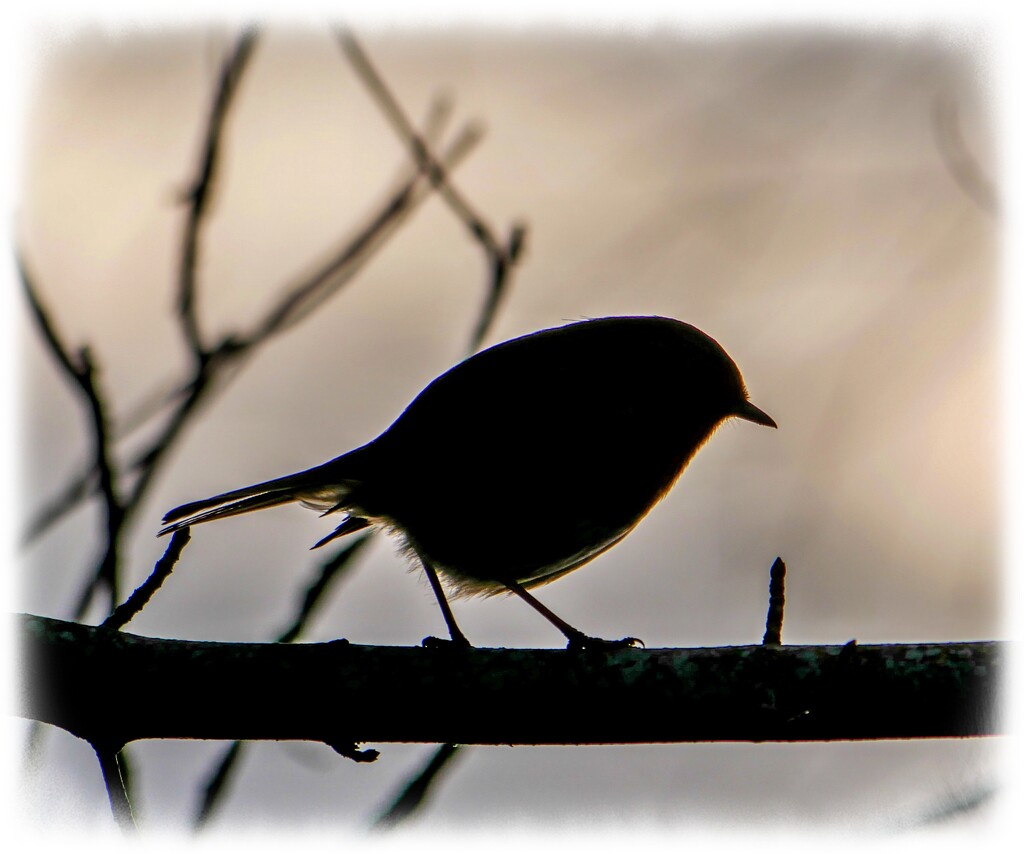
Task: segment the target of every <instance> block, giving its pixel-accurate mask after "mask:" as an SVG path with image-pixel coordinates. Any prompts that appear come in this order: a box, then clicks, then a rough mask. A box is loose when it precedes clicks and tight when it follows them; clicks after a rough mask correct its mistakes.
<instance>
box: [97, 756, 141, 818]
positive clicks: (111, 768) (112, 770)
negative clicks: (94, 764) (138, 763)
mask: <svg viewBox="0 0 1024 854" xmlns="http://www.w3.org/2000/svg"><path fill="white" fill-rule="evenodd" d="M93 750H95V751H96V758H97V759H98V760H99V763H100V771H101V772H102V773H103V785H104V787H105V788H106V790H107V799H108V800H109V801H110V812H111V814H112V815H113V816H114V821H116V822H117V825H118V827H120V828H121V830H122V831H124V832H125V833H128V834H132V833H134V832H135V831H136V830H137V829H138V828H137V827H136V825H135V816H134V815H133V814H132V804H131V801H130V800H129V798H128V787H127V786H126V785H125V780H124V777H123V776H122V773H121V765H120V760H119V757H118V753H119V751H118V750H117V749H113V748H109V747H103V746H100V745H97V744H95V743H94V744H93Z"/></svg>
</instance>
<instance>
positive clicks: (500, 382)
mask: <svg viewBox="0 0 1024 854" xmlns="http://www.w3.org/2000/svg"><path fill="white" fill-rule="evenodd" d="M733 417H734V418H741V419H743V420H746V421H752V422H753V423H755V424H762V425H765V426H767V427H775V426H777V425H776V424H775V422H774V421H773V420H772V419H771V418H770V417H769V416H768V415H767V414H765V413H764V412H762V411H761V410H760V409H758V408H757V407H756V406H754V405H753V404H752V403H750V401H749V400H748V399H747V391H746V388H745V386H744V384H743V378H742V377H741V375H740V372H739V369H738V368H737V367H736V365H735V363H734V362H733V361H732V359H730V358H729V356H728V354H727V353H726V352H725V350H723V349H722V347H721V346H720V345H719V344H718V343H717V342H716V341H715V340H714V339H712V338H710V337H709V336H708V335H705V334H704V333H703V332H701V331H700V330H699V329H697V328H696V327H694V326H691V325H689V324H687V323H682V322H680V321H678V320H673V319H670V318H664V317H607V318H599V319H594V320H584V321H580V322H577V323H571V324H569V325H566V326H561V327H558V328H555V329H547V330H543V331H541V332H536V333H533V334H531V335H525V336H523V337H521V338H516V339H513V340H511V341H506V342H504V343H502V344H498V345H496V346H494V347H491V348H489V349H487V350H483V351H482V352H480V353H477V354H476V355H474V356H471V357H470V358H468V359H466V360H465V361H464V362H461V363H460V364H458V365H456V366H455V367H454V368H452V369H451V370H449V371H448V372H446V373H444V374H442V375H441V376H440V377H438V378H437V379H435V380H434V381H433V382H431V383H430V384H429V385H428V386H427V387H426V388H425V389H424V390H423V391H422V392H421V393H420V394H419V396H417V397H416V399H415V400H413V402H412V403H411V404H409V406H408V407H407V408H406V410H405V411H404V412H403V413H402V414H401V415H400V416H399V417H398V419H397V420H396V421H395V422H394V423H393V424H392V425H391V426H390V427H389V428H388V429H387V430H385V431H384V433H382V434H381V435H380V436H378V437H377V438H376V439H374V440H373V441H372V442H369V443H368V444H366V445H363V446H362V447H360V448H356V449H355V450H354V451H350V452H349V453H347V454H343V455H342V456H340V457H336V458H335V459H333V460H330V461H328V462H326V463H323V464H322V465H319V466H315V467H314V468H310V469H306V470H305V471H300V472H297V473H295V474H290V475H287V476H285V477H281V478H277V479H275V480H268V481H265V482H263V483H257V484H254V485H253V486H247V487H244V488H242V489H235V490H232V491H231V492H224V493H222V494H220V495H215V496H213V497H212V498H207V499H204V500H202V501H195V502H191V503H189V504H184V505H182V506H180V507H177V508H175V509H174V510H171V511H170V512H169V513H168V514H167V515H166V516H165V517H164V520H163V521H164V522H165V523H169V524H167V527H165V528H163V529H162V530H161V531H160V534H161V535H163V534H167V533H169V532H171V531H175V530H177V529H179V528H184V527H187V526H191V525H195V524H198V523H200V522H208V521H211V520H213V519H222V518H224V517H227V516H234V515H237V514H239V513H247V512H249V511H251V510H261V509H263V508H266V507H274V506H276V505H279V504H286V503H288V502H292V501H299V502H301V503H302V504H304V505H306V506H307V507H311V508H314V509H317V510H320V511H321V512H322V514H323V515H325V516H326V515H328V514H331V513H343V514H345V515H344V519H343V521H342V522H341V524H340V525H338V527H337V528H335V530H334V531H332V532H331V533H330V534H328V535H327V536H326V537H324V538H323V539H322V540H320V542H318V543H317V544H316V545H315V546H313V548H317V547H319V546H322V545H324V544H325V543H328V542H330V541H331V540H333V539H335V538H337V537H341V536H344V535H346V534H350V533H353V532H355V531H358V530H361V529H363V528H366V527H368V526H371V525H372V526H376V527H380V528H383V529H385V530H388V531H390V532H393V533H397V534H398V535H399V536H400V537H401V539H402V541H403V544H404V547H405V549H406V550H407V552H408V553H410V554H411V555H414V556H415V557H417V558H418V559H419V561H420V562H421V563H422V565H423V569H424V571H425V572H426V575H427V578H428V579H429V581H430V585H431V587H432V589H433V591H434V594H435V596H436V597H437V601H438V604H439V605H440V607H441V612H442V614H443V616H444V619H445V622H446V624H447V626H448V631H449V634H450V635H451V642H452V643H454V644H457V645H463V646H468V645H469V642H468V640H467V639H466V636H465V635H464V634H463V633H462V631H461V630H460V629H459V627H458V624H457V623H456V622H455V618H454V615H453V614H452V610H451V608H450V606H449V604H448V601H447V598H446V596H445V593H444V589H443V587H442V585H441V582H440V580H439V578H438V574H439V573H440V574H441V575H443V576H444V577H445V579H446V581H447V582H448V583H449V585H450V586H451V587H452V588H453V589H454V591H455V593H456V594H457V595H471V594H482V595H485V596H486V595H493V594H496V593H502V592H510V593H514V594H516V595H517V596H519V597H520V598H521V599H523V600H525V601H526V602H527V603H529V604H530V605H531V606H532V607H533V608H535V609H536V610H537V611H539V612H540V613H541V614H542V615H543V616H544V617H545V618H546V619H547V620H549V621H550V622H551V623H552V624H553V625H555V626H556V627H557V628H558V630H559V631H561V632H562V633H563V634H564V635H565V637H566V638H567V639H568V641H569V644H568V646H569V648H571V649H579V648H605V649H608V648H611V649H614V648H619V647H623V646H629V645H633V644H635V643H638V641H636V639H635V638H623V639H622V640H616V641H611V640H602V639H600V638H593V637H589V636H587V635H585V634H584V633H583V632H581V631H579V630H578V629H575V628H573V627H572V626H571V625H569V623H567V622H565V620H563V619H561V618H560V617H559V616H557V615H556V614H554V613H552V612H551V611H550V610H549V609H548V608H546V607H545V606H544V605H543V604H541V603H540V602H539V601H538V600H537V599H536V598H535V597H534V596H533V595H532V594H531V593H530V592H529V590H530V589H532V588H534V587H537V586H539V585H542V584H547V583H548V582H549V581H554V580H555V579H556V578H559V577H561V576H563V575H565V574H566V573H567V572H571V571H572V570H574V569H577V568H578V567H580V566H582V565H583V564H585V563H587V562H588V561H590V560H592V559H593V558H595V557H597V556H598V555H599V554H601V553H602V552H604V551H606V550H607V549H609V548H611V547H612V546H614V545H615V544H616V543H617V542H619V541H620V540H621V539H622V538H623V537H625V536H626V534H628V533H629V532H630V531H631V530H633V528H634V527H635V526H636V525H637V523H638V522H639V521H640V520H641V519H642V518H643V517H644V516H645V515H646V513H647V512H648V511H649V510H650V509H651V508H652V507H653V506H654V505H655V504H656V503H657V502H658V500H659V499H660V498H661V497H662V496H664V495H665V493H666V492H668V490H669V489H670V488H671V487H672V485H673V484H674V483H675V481H676V479H677V478H678V477H679V475H680V474H681V473H682V471H683V469H684V468H686V465H687V463H688V462H689V461H690V459H691V458H692V457H693V455H694V454H695V453H696V452H697V451H698V450H699V449H700V447H701V446H702V445H703V444H704V443H705V442H706V441H707V440H708V438H709V437H710V436H711V434H712V433H713V432H714V431H715V429H716V428H717V427H718V425H719V424H721V423H722V422H723V421H725V420H726V419H728V418H733ZM425 642H426V643H431V642H433V643H440V642H439V641H436V639H432V638H431V639H427V640H426V641H425ZM445 643H446V642H445Z"/></svg>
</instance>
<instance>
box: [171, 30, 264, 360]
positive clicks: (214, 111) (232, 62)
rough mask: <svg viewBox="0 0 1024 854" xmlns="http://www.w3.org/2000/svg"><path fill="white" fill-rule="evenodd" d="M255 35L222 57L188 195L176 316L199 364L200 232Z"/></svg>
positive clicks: (244, 37) (201, 354)
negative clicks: (235, 98) (224, 135)
mask: <svg viewBox="0 0 1024 854" xmlns="http://www.w3.org/2000/svg"><path fill="white" fill-rule="evenodd" d="M256 37H257V31H256V29H254V28H251V27H250V28H248V29H246V30H244V31H243V32H242V34H241V36H240V37H239V39H238V42H237V43H236V44H235V47H234V49H233V50H232V51H231V53H230V54H229V55H228V56H227V58H226V59H225V60H224V64H223V66H222V67H221V73H220V78H219V80H218V83H217V88H216V91H215V93H214V98H213V104H212V105H211V108H210V115H209V119H208V121H207V127H206V132H205V133H204V134H203V140H204V145H203V153H202V156H201V157H200V161H199V169H198V174H197V175H196V178H195V180H194V181H193V182H192V186H191V189H190V190H189V192H188V194H187V199H188V202H189V213H188V217H187V219H186V221H185V235H184V241H183V245H182V251H181V268H180V274H179V281H178V288H179V292H178V315H179V317H180V319H181V326H182V332H183V334H184V336H185V340H186V342H187V343H188V346H189V349H190V351H191V352H192V354H193V356H194V357H195V359H196V361H197V362H198V363H199V364H201V363H202V362H203V361H204V359H205V357H206V348H205V347H204V345H203V341H202V336H201V333H200V330H199V321H198V318H197V316H196V305H195V296H196V270H197V267H198V258H199V234H200V229H201V226H202V222H203V218H204V214H205V213H206V209H207V204H208V202H209V200H210V197H211V192H212V189H213V186H214V181H215V179H216V176H217V169H218V166H219V164H220V160H219V154H220V143H221V136H222V133H223V130H224V124H225V121H226V119H227V116H228V112H229V109H230V107H231V103H232V100H233V98H234V94H235V92H236V90H237V88H238V84H239V82H240V81H241V79H242V73H243V72H244V71H245V68H246V65H247V63H248V61H249V58H250V56H252V51H253V48H254V47H255V44H256Z"/></svg>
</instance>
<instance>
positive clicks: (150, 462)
mask: <svg viewBox="0 0 1024 854" xmlns="http://www.w3.org/2000/svg"><path fill="white" fill-rule="evenodd" d="M446 111H447V107H446V104H445V102H443V101H439V102H437V103H436V104H435V107H434V109H433V110H432V113H431V116H430V117H429V119H428V121H429V122H430V123H431V124H430V127H436V126H437V124H438V122H439V120H440V119H441V118H442V117H443V115H444V113H445V112H446ZM480 139H481V130H480V127H479V125H476V124H470V125H467V126H466V127H465V128H463V129H462V130H461V131H460V132H459V133H458V134H457V135H456V137H455V139H454V140H453V142H452V143H451V144H450V145H449V146H448V147H447V149H446V150H445V154H444V157H443V162H444V164H445V166H446V168H447V169H449V170H451V169H454V168H455V167H456V166H457V165H459V164H460V163H461V162H462V161H463V160H464V159H465V157H466V156H468V154H469V153H470V152H471V151H472V149H473V148H475V146H476V145H477V144H478V143H479V141H480ZM429 192H430V185H429V184H428V183H426V182H425V181H424V180H423V178H422V176H421V175H420V173H419V171H418V170H416V172H415V174H414V175H413V176H412V177H411V178H408V179H406V181H405V182H404V183H403V185H402V186H401V187H400V188H399V189H398V190H397V191H396V192H395V193H394V194H393V195H392V196H391V197H390V198H389V199H388V200H387V201H386V202H385V203H384V205H383V206H382V208H381V210H380V211H379V212H378V213H376V214H374V215H372V216H371V218H370V220H369V221H368V223H367V225H366V226H365V227H364V228H363V229H361V230H360V231H359V232H358V233H357V234H356V235H355V236H354V237H353V238H352V239H351V240H350V241H349V242H348V243H347V244H346V246H344V247H343V248H342V250H341V251H340V252H339V253H338V254H337V255H336V256H335V257H334V258H332V259H331V260H329V261H328V262H327V263H325V264H324V265H323V266H322V267H321V268H319V269H318V270H317V271H316V272H315V273H313V274H312V276H310V277H307V278H304V279H302V280H301V281H300V282H299V283H298V284H295V285H292V286H290V287H286V288H285V291H284V294H283V295H282V297H281V298H280V300H279V301H278V303H277V304H276V305H274V306H273V307H272V308H271V309H270V311H268V312H267V314H266V315H265V317H264V318H263V319H262V320H260V321H258V322H257V323H256V324H255V328H254V330H253V331H251V332H249V333H236V334H233V335H228V336H226V337H225V338H224V339H223V340H222V342H221V344H220V349H219V351H218V352H217V353H216V356H217V359H216V360H214V359H212V358H210V356H211V355H213V354H208V357H207V360H206V361H205V362H204V363H203V365H202V368H201V369H200V370H199V371H198V373H197V375H195V376H193V377H191V378H189V379H188V380H186V381H185V382H184V383H182V384H180V385H179V386H177V387H176V388H175V389H174V390H173V391H172V392H170V393H169V394H168V395H167V396H166V398H165V399H159V398H157V397H150V398H149V399H148V400H147V401H146V402H145V404H144V406H143V407H141V408H140V410H141V411H139V412H136V413H133V414H132V415H129V416H128V418H127V419H126V420H130V421H131V422H132V424H133V425H136V426H142V425H143V424H145V423H147V421H148V418H149V417H151V416H153V415H157V414H160V413H161V412H162V411H163V410H164V409H166V408H167V406H168V405H173V411H172V412H171V413H170V414H169V415H168V417H167V423H166V426H165V428H164V430H163V431H162V432H161V434H160V435H159V436H158V437H157V438H156V439H155V440H154V441H152V442H151V443H149V444H148V445H147V446H146V448H145V449H144V450H143V451H142V452H141V453H139V454H138V455H137V456H136V457H135V458H134V459H133V460H132V461H131V462H130V464H129V465H128V466H127V467H126V468H127V469H128V471H130V472H135V473H139V472H142V473H143V474H144V475H145V474H146V472H147V470H150V473H149V474H148V475H147V476H145V477H142V478H141V479H140V481H139V482H137V484H136V487H135V495H136V496H137V497H133V502H132V503H137V502H138V501H139V500H141V497H142V496H143V495H144V493H145V490H146V489H147V488H148V483H149V480H150V479H151V477H152V476H153V474H154V472H153V471H152V470H153V469H155V468H156V464H157V463H159V462H160V461H161V457H162V456H163V455H164V454H165V453H166V451H167V450H168V445H169V443H171V442H173V441H174V440H175V439H176V438H177V436H178V435H179V434H180V433H181V431H182V429H183V428H184V427H185V426H186V425H187V423H188V421H189V419H190V418H191V415H192V413H193V412H194V411H195V410H196V409H197V406H198V404H199V403H200V402H201V398H203V397H204V396H205V395H206V392H207V391H208V386H209V385H210V384H211V382H212V381H213V380H214V379H216V380H217V381H218V389H222V388H223V387H224V385H225V384H226V383H225V381H226V380H227V379H229V378H231V377H233V376H236V375H237V370H232V371H228V370H226V369H228V368H238V367H240V366H241V363H243V362H244V359H245V358H246V357H248V356H252V355H254V352H255V350H256V349H257V348H258V347H260V346H262V345H263V344H264V343H265V342H266V341H267V340H268V339H269V338H270V337H271V336H272V335H274V334H276V333H278V332H281V331H284V330H285V329H287V328H290V327H291V326H292V325H294V324H296V323H298V322H299V321H300V320H303V319H305V318H306V317H307V316H308V315H309V314H310V313H311V312H312V311H313V310H314V309H316V308H319V307H320V305H322V304H323V303H324V302H325V301H326V300H327V299H328V298H329V297H331V296H333V295H334V294H335V293H336V292H337V291H338V290H339V288H340V287H341V286H342V285H343V284H345V283H347V282H348V281H350V280H351V279H352V278H353V276H354V275H355V273H357V272H358V271H359V270H360V269H361V268H362V266H363V265H364V264H365V263H366V262H367V261H368V260H369V259H370V258H371V257H372V255H373V253H374V252H376V251H377V250H379V249H380V248H381V247H383V246H384V245H385V243H386V242H387V240H388V238H390V237H391V236H392V235H393V234H394V233H395V232H396V231H397V229H398V227H399V226H400V225H401V224H402V223H404V222H405V220H406V219H407V218H408V216H409V215H410V214H411V213H412V212H413V211H415V210H416V208H417V207H419V205H420V204H421V203H422V202H423V201H424V200H425V199H426V198H427V196H428V195H429ZM477 326H478V327H479V326H480V321H478V322H477ZM122 435H123V434H122ZM94 476H95V475H94V469H92V468H90V469H88V471H87V473H86V474H84V475H80V476H79V477H78V478H76V479H74V480H73V481H72V482H71V483H70V484H69V485H68V486H67V487H65V489H64V490H62V492H61V495H60V496H59V497H58V498H56V499H54V500H52V501H50V502H48V503H47V505H46V506H45V507H44V508H42V510H41V511H39V512H38V513H37V514H36V516H35V517H34V519H33V521H32V522H30V524H29V526H28V533H27V535H26V537H25V538H26V540H31V539H33V538H35V537H38V536H41V535H42V534H43V533H45V532H46V531H47V530H48V529H49V527H50V526H51V525H52V524H54V523H55V522H56V521H58V520H59V519H60V518H62V517H63V516H64V515H65V514H66V513H67V512H68V511H70V510H71V509H72V508H73V507H75V506H76V505H77V503H78V501H80V500H81V499H83V498H85V497H87V496H88V495H89V494H91V491H92V489H93V488H94V486H92V481H93V480H94Z"/></svg>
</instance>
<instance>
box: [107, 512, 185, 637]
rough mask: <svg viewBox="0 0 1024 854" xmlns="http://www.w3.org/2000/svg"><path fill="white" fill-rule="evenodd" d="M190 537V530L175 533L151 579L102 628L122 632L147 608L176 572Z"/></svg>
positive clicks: (138, 588)
mask: <svg viewBox="0 0 1024 854" xmlns="http://www.w3.org/2000/svg"><path fill="white" fill-rule="evenodd" d="M190 536H191V533H190V529H189V528H180V529H179V530H177V531H175V532H174V535H173V536H172V537H171V541H170V542H169V543H168V544H167V549H166V550H165V551H164V554H163V557H161V558H160V560H158V561H157V562H156V566H155V567H154V568H153V571H152V572H151V573H150V574H149V577H148V578H147V579H146V580H145V581H143V582H142V584H140V585H139V586H138V587H137V588H135V592H134V593H132V595H131V596H129V597H128V599H127V600H126V601H124V602H123V603H121V604H120V605H118V606H117V608H115V609H114V611H113V612H112V613H111V614H110V616H109V617H107V618H106V619H105V620H104V621H103V622H102V623H100V627H101V628H104V629H115V630H120V629H122V628H124V627H125V626H126V625H128V623H129V622H131V620H132V619H133V618H134V617H135V616H136V615H137V614H138V613H139V612H140V611H142V609H143V608H145V607H146V605H147V603H148V602H149V600H150V599H152V598H153V594H154V593H156V591H157V590H159V589H160V585H162V584H163V583H164V581H166V580H167V578H168V577H169V576H170V574H171V573H172V572H173V571H174V565H175V564H176V563H177V562H178V559H179V558H180V557H181V552H182V550H183V549H184V548H185V546H186V545H188V541H189V538H190Z"/></svg>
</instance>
